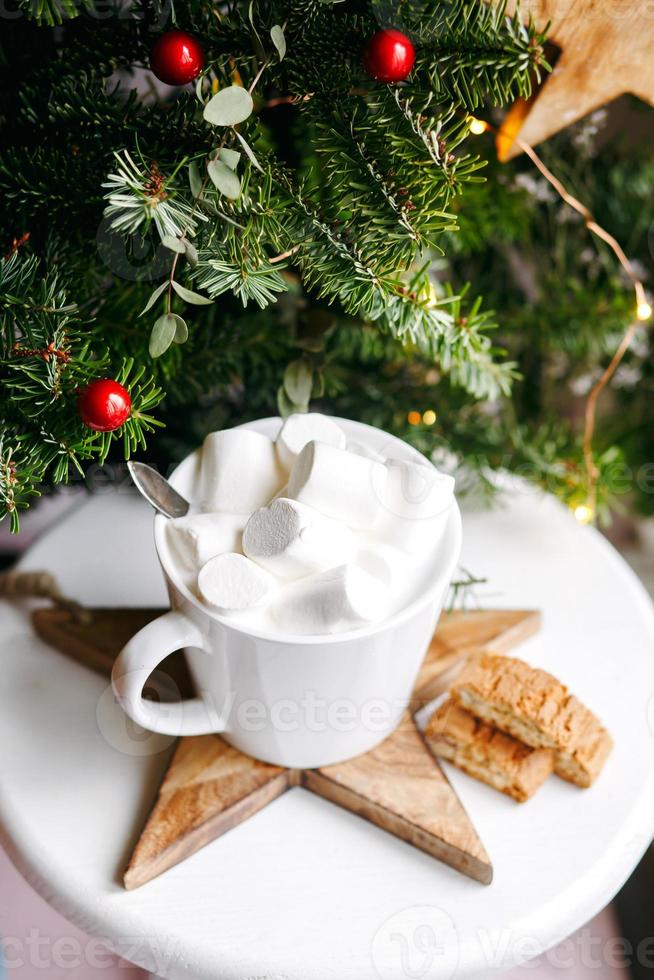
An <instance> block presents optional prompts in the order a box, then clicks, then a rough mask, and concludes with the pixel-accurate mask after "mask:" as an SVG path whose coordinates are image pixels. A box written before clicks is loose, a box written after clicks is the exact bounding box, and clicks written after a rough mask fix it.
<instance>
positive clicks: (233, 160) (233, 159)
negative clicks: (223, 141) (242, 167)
mask: <svg viewBox="0 0 654 980" xmlns="http://www.w3.org/2000/svg"><path fill="white" fill-rule="evenodd" d="M237 135H238V134H237ZM220 159H221V160H222V161H223V163H226V164H227V166H228V167H229V169H230V170H236V168H237V167H238V162H239V160H240V159H241V154H240V153H239V152H238V150H230V148H229V147H228V146H223V148H222V150H221V151H220Z"/></svg>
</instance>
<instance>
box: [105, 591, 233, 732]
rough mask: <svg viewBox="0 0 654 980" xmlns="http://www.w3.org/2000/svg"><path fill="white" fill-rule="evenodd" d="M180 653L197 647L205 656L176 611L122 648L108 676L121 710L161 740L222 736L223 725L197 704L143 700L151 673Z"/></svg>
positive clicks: (199, 639)
mask: <svg viewBox="0 0 654 980" xmlns="http://www.w3.org/2000/svg"><path fill="white" fill-rule="evenodd" d="M181 647H197V648H199V649H201V650H204V651H205V653H206V652H207V651H206V647H205V643H204V637H203V635H202V633H201V632H200V630H199V628H198V627H197V626H196V625H195V623H193V622H192V621H191V620H190V619H189V618H188V617H187V616H185V615H184V614H183V613H181V612H178V611H177V610H175V609H171V610H170V612H167V613H165V614H164V615H163V616H159V617H158V619H153V620H152V622H151V623H148V624H147V625H146V626H144V627H143V629H141V630H139V632H138V633H137V634H136V636H133V637H132V639H131V640H130V641H129V643H128V644H127V645H126V646H124V647H123V649H122V650H121V652H120V654H119V655H118V658H117V660H116V662H115V664H114V667H113V670H112V672H111V683H112V685H113V688H114V692H115V694H116V697H117V698H118V701H119V703H120V706H121V707H122V709H123V711H125V713H126V714H127V715H129V717H130V718H131V719H132V720H133V721H135V722H136V723H137V724H138V725H141V727H143V728H147V729H148V730H149V731H152V732H159V733H160V734H162V735H208V734H210V733H214V732H224V731H225V729H226V727H227V725H226V722H225V719H224V718H223V717H222V716H221V714H220V713H219V712H218V711H217V710H216V708H215V707H214V706H213V705H211V704H210V703H209V702H207V701H203V700H202V699H201V698H190V699H188V700H186V701H178V702H175V703H172V704H171V703H165V704H163V703H159V702H156V701H146V700H145V698H144V697H143V688H144V687H145V684H146V681H147V679H148V677H149V676H150V674H151V673H152V671H153V670H156V668H157V667H158V666H159V664H160V663H161V661H162V660H164V659H165V658H166V657H167V656H168V655H169V654H171V653H174V652H175V650H179V649H180V648H181Z"/></svg>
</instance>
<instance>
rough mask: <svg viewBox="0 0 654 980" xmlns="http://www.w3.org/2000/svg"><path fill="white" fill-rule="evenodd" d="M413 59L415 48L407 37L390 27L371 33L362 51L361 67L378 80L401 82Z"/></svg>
mask: <svg viewBox="0 0 654 980" xmlns="http://www.w3.org/2000/svg"><path fill="white" fill-rule="evenodd" d="M415 60H416V52H415V48H414V47H413V45H412V43H411V41H410V40H409V38H408V37H407V36H406V34H403V33H402V31H396V30H395V29H394V28H392V27H384V28H383V29H382V30H381V31H377V33H376V34H373V35H372V37H371V38H370V40H369V41H368V42H367V44H366V46H365V49H364V52H363V67H364V68H365V70H366V71H367V72H368V74H369V75H370V76H371V77H372V78H376V79H377V81H378V82H403V81H404V79H405V78H407V77H408V75H409V74H410V72H411V69H412V68H413V65H414V62H415Z"/></svg>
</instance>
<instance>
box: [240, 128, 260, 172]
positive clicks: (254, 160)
mask: <svg viewBox="0 0 654 980" xmlns="http://www.w3.org/2000/svg"><path fill="white" fill-rule="evenodd" d="M234 132H235V133H236V135H237V137H238V139H239V142H240V144H241V146H242V147H243V149H244V150H245V152H246V153H247V155H248V156H249V158H250V160H251V161H252V164H253V165H254V166H255V167H256V168H257V170H260V171H261V173H263V167H262V166H261V164H260V163H259V161H258V160H257V158H256V157H255V155H254V150H253V149H252V147H251V146H250V144H249V143H248V141H247V140H246V139H244V138H243V137H242V136H241V134H240V133H239V132H238V130H236V129H235V130H234Z"/></svg>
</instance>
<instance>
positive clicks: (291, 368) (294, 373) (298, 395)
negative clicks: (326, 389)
mask: <svg viewBox="0 0 654 980" xmlns="http://www.w3.org/2000/svg"><path fill="white" fill-rule="evenodd" d="M312 387H313V368H312V367H311V365H310V364H309V363H308V362H307V361H304V360H298V361H291V363H290V364H289V365H288V366H287V368H286V370H285V371H284V390H285V391H286V394H287V395H288V397H289V399H290V400H291V401H292V402H294V404H296V405H306V404H308V402H309V399H310V398H311V388H312Z"/></svg>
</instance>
